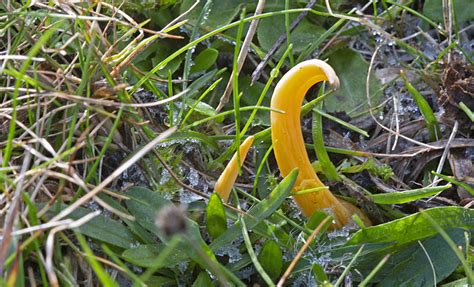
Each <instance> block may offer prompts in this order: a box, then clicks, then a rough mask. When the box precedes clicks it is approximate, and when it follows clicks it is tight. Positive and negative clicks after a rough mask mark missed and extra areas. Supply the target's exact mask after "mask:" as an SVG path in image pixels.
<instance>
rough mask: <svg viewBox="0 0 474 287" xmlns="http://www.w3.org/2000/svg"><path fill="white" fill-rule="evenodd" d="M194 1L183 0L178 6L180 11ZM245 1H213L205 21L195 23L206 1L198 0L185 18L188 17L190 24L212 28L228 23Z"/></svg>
mask: <svg viewBox="0 0 474 287" xmlns="http://www.w3.org/2000/svg"><path fill="white" fill-rule="evenodd" d="M195 2H196V1H194V0H184V1H183V3H182V4H181V7H180V13H184V12H185V11H187V10H188V9H189V8H191V6H192V5H193V4H194V3H195ZM246 2H247V1H246V0H232V1H213V3H212V5H211V11H210V12H209V15H208V16H207V19H206V20H205V22H204V23H196V22H197V19H198V18H199V14H200V13H201V10H202V8H203V7H204V4H205V3H206V0H203V1H200V3H199V4H198V5H197V6H196V7H195V8H194V9H193V10H192V11H191V12H190V13H189V14H188V16H187V18H188V19H189V23H190V24H192V25H199V26H201V27H202V28H206V29H209V30H213V29H216V28H218V27H221V26H223V25H226V24H229V23H230V22H231V21H232V19H233V18H234V17H235V16H236V15H237V14H238V13H239V10H240V8H241V7H242V4H244V3H246Z"/></svg>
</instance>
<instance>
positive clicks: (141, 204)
mask: <svg viewBox="0 0 474 287" xmlns="http://www.w3.org/2000/svg"><path fill="white" fill-rule="evenodd" d="M127 195H128V196H129V197H130V200H128V201H127V207H128V210H129V211H130V213H131V214H132V215H133V216H135V218H136V220H137V222H138V223H139V224H140V225H142V226H143V227H144V228H145V229H147V230H149V231H150V232H152V233H154V234H155V235H157V236H158V237H159V238H160V239H161V240H162V241H164V242H167V238H165V237H164V236H163V234H162V233H161V232H160V231H159V230H158V228H157V227H156V225H155V217H156V214H157V213H158V211H159V210H160V208H161V207H163V206H164V205H167V204H173V203H171V202H170V201H169V200H167V199H165V198H163V197H162V196H161V195H160V194H159V193H157V192H153V191H151V190H149V189H147V188H143V187H132V188H130V189H129V190H128V192H127ZM186 225H187V234H186V235H185V236H187V237H186V238H187V240H182V241H180V243H179V244H178V246H177V248H176V252H181V253H183V254H186V256H188V257H189V258H191V259H192V260H193V261H195V262H197V263H199V264H200V265H201V266H202V267H203V268H205V267H206V266H207V262H205V260H203V259H202V258H201V257H200V256H201V255H202V254H199V253H198V252H196V250H195V248H194V247H197V248H200V249H201V251H202V253H204V254H205V255H206V256H208V258H209V260H212V261H216V259H215V256H214V254H213V253H212V251H211V249H210V248H209V246H207V244H206V243H205V242H204V240H203V239H202V237H201V233H200V230H199V225H198V224H197V223H196V222H194V221H193V220H190V219H188V220H187V221H186ZM189 240H192V242H193V246H191V245H190V243H189Z"/></svg>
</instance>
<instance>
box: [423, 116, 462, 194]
mask: <svg viewBox="0 0 474 287" xmlns="http://www.w3.org/2000/svg"><path fill="white" fill-rule="evenodd" d="M458 126H459V124H458V121H455V122H454V127H453V130H452V131H451V135H449V139H448V142H447V143H446V146H445V147H444V151H443V154H442V155H441V158H440V159H439V163H438V167H437V168H436V173H437V174H440V173H441V171H442V169H443V166H444V163H445V161H446V157H447V156H448V153H449V150H450V149H449V148H450V146H451V142H452V141H453V140H454V137H455V136H456V134H457V132H458ZM437 184H438V176H437V175H435V177H434V178H433V183H432V184H431V186H436V185H437ZM440 193H441V192H440ZM440 193H437V194H435V195H433V196H432V197H430V198H429V199H428V200H427V202H429V201H431V200H432V199H433V198H435V197H437V196H438V195H439V194H440Z"/></svg>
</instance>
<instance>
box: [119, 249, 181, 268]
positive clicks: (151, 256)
mask: <svg viewBox="0 0 474 287" xmlns="http://www.w3.org/2000/svg"><path fill="white" fill-rule="evenodd" d="M163 249H165V245H163V244H146V245H140V246H137V247H133V248H129V249H127V250H125V251H124V252H123V253H122V258H123V259H124V260H126V261H127V262H130V263H132V264H134V265H137V266H140V267H152V266H154V265H155V264H156V258H157V257H158V255H159V254H160V253H161V252H162V251H163ZM187 258H188V256H187V255H186V254H185V253H183V252H181V251H179V250H175V252H173V254H172V256H168V258H167V260H166V264H167V265H168V266H169V267H173V266H175V265H177V264H179V263H180V262H183V261H185V260H187Z"/></svg>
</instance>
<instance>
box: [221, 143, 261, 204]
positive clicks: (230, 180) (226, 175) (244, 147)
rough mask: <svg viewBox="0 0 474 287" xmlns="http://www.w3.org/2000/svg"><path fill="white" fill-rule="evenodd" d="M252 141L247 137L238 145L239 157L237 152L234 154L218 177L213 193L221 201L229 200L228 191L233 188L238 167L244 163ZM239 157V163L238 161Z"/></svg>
mask: <svg viewBox="0 0 474 287" xmlns="http://www.w3.org/2000/svg"><path fill="white" fill-rule="evenodd" d="M253 139H254V137H253V136H249V137H248V138H247V139H245V140H244V142H243V143H242V144H241V145H240V148H239V153H240V155H238V154H237V152H236V153H235V154H234V156H233V157H232V159H231V160H230V161H229V163H228V164H227V166H226V167H225V169H224V171H223V172H222V174H221V176H219V179H218V180H217V182H216V185H215V187H214V192H217V194H219V196H220V197H221V198H222V200H223V201H227V200H229V195H230V191H231V190H232V187H233V186H234V183H235V180H236V179H237V175H238V173H239V165H240V166H242V164H243V163H244V161H245V157H246V156H247V153H248V151H249V149H250V147H251V146H252V143H253ZM239 156H240V163H239V159H238V157H239Z"/></svg>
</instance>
